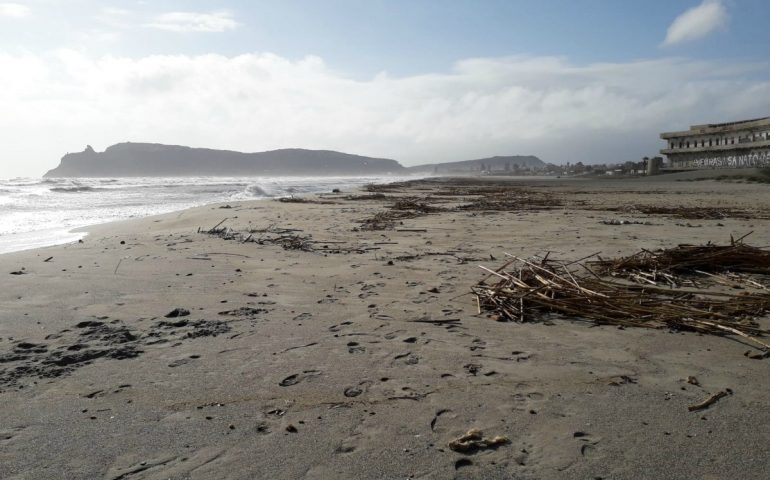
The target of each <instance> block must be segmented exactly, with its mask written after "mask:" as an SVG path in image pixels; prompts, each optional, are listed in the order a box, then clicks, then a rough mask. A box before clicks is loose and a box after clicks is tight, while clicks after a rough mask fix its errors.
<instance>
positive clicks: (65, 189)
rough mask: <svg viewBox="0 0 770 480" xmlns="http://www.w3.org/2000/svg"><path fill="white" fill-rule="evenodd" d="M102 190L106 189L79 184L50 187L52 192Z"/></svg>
mask: <svg viewBox="0 0 770 480" xmlns="http://www.w3.org/2000/svg"><path fill="white" fill-rule="evenodd" d="M104 190H107V189H106V188H94V187H89V186H85V185H81V186H78V187H54V188H52V189H51V191H52V192H56V193H80V192H102V191H104Z"/></svg>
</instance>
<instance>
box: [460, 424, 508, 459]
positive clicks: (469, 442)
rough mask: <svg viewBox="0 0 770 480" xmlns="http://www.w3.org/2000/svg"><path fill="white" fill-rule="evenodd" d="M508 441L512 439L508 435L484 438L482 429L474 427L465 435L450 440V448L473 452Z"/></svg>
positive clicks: (468, 452)
mask: <svg viewBox="0 0 770 480" xmlns="http://www.w3.org/2000/svg"><path fill="white" fill-rule="evenodd" d="M508 443H511V441H510V439H509V438H508V437H506V436H503V435H498V436H496V437H493V438H484V434H483V432H482V431H481V430H479V429H477V428H472V429H470V430H468V432H467V433H466V434H465V435H462V436H460V437H458V438H456V439H454V440H452V441H451V442H449V448H450V449H451V450H454V451H455V452H460V453H466V454H472V453H476V452H477V451H479V450H485V449H494V448H497V447H499V446H501V445H505V444H508Z"/></svg>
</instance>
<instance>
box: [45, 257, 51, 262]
mask: <svg viewBox="0 0 770 480" xmlns="http://www.w3.org/2000/svg"><path fill="white" fill-rule="evenodd" d="M51 260H53V257H48V258H46V259H45V260H43V262H46V263H48V262H50V261H51Z"/></svg>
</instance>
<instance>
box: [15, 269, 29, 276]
mask: <svg viewBox="0 0 770 480" xmlns="http://www.w3.org/2000/svg"><path fill="white" fill-rule="evenodd" d="M26 274H27V272H26V271H24V269H23V268H22V269H21V270H15V271H13V272H11V275H26Z"/></svg>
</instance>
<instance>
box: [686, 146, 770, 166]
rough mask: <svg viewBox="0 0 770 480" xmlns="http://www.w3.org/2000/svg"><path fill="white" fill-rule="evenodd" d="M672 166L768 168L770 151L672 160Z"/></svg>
mask: <svg viewBox="0 0 770 480" xmlns="http://www.w3.org/2000/svg"><path fill="white" fill-rule="evenodd" d="M672 160H673V164H674V166H677V167H687V168H752V167H770V150H768V151H761V152H752V153H747V154H744V155H717V156H709V157H700V158H691V159H681V160H680V159H672Z"/></svg>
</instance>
